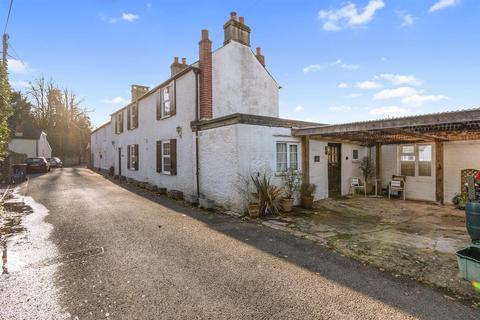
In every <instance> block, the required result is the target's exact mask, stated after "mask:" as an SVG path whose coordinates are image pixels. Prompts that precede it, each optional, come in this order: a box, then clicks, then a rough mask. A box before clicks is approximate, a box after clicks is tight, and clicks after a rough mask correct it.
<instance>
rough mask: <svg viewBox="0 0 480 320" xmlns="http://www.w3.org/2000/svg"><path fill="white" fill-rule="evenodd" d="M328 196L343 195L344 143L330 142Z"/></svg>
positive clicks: (328, 148)
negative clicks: (342, 156)
mask: <svg viewBox="0 0 480 320" xmlns="http://www.w3.org/2000/svg"><path fill="white" fill-rule="evenodd" d="M327 150H328V197H329V198H335V197H340V196H341V195H342V158H341V154H342V145H341V144H340V143H329V144H328V147H327Z"/></svg>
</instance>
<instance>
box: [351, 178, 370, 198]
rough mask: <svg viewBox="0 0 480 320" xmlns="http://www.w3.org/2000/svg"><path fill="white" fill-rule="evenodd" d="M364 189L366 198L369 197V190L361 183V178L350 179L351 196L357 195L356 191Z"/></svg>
mask: <svg viewBox="0 0 480 320" xmlns="http://www.w3.org/2000/svg"><path fill="white" fill-rule="evenodd" d="M362 189H363V193H364V194H365V197H367V188H366V187H365V184H362V183H361V180H360V178H357V177H353V178H350V194H351V195H352V196H354V195H355V190H362Z"/></svg>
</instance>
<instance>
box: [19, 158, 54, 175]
mask: <svg viewBox="0 0 480 320" xmlns="http://www.w3.org/2000/svg"><path fill="white" fill-rule="evenodd" d="M25 163H26V164H27V172H28V173H32V172H48V171H50V163H48V161H47V159H45V158H44V157H38V158H27V160H25Z"/></svg>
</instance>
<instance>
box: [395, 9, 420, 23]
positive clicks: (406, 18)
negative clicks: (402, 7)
mask: <svg viewBox="0 0 480 320" xmlns="http://www.w3.org/2000/svg"><path fill="white" fill-rule="evenodd" d="M397 15H398V16H399V17H400V19H402V24H401V26H402V27H406V26H409V25H412V24H413V23H414V22H415V20H417V18H416V17H414V16H412V15H411V14H409V13H407V12H405V11H397Z"/></svg>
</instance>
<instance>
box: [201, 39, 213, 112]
mask: <svg viewBox="0 0 480 320" xmlns="http://www.w3.org/2000/svg"><path fill="white" fill-rule="evenodd" d="M198 49H199V55H198V56H199V63H198V64H199V69H200V119H199V120H208V119H212V117H213V110H212V109H213V106H212V41H210V39H208V30H202V39H201V40H200V42H199V43H198Z"/></svg>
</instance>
